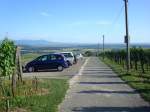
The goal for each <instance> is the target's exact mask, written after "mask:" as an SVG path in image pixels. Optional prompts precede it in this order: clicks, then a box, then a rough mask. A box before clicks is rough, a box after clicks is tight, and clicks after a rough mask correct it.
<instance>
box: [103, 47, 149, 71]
mask: <svg viewBox="0 0 150 112" xmlns="http://www.w3.org/2000/svg"><path fill="white" fill-rule="evenodd" d="M104 55H105V57H107V58H108V59H110V60H111V61H114V62H116V63H117V64H119V65H122V66H123V67H124V68H125V67H126V51H125V50H112V51H107V52H105V54H104ZM130 68H131V69H132V70H136V71H139V72H141V73H147V72H149V71H150V49H142V48H136V47H133V48H131V62H130Z"/></svg>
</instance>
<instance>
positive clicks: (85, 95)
mask: <svg viewBox="0 0 150 112" xmlns="http://www.w3.org/2000/svg"><path fill="white" fill-rule="evenodd" d="M59 110H60V112H150V105H149V104H148V103H147V102H145V101H144V100H143V99H142V98H141V97H140V95H139V94H138V93H137V92H136V91H135V90H134V89H132V88H130V87H129V86H128V85H127V84H125V82H123V81H122V80H121V79H120V78H118V77H117V75H116V74H115V73H114V72H113V71H112V70H111V69H110V68H109V67H108V66H106V65H105V64H104V63H102V62H101V61H99V59H98V58H96V57H92V58H90V59H89V61H88V63H87V64H86V66H85V67H84V69H83V71H82V75H81V76H80V77H79V80H78V81H77V82H76V83H75V84H74V85H73V86H72V88H70V90H69V91H68V93H67V95H66V98H65V100H64V101H63V102H62V104H61V105H60V108H59Z"/></svg>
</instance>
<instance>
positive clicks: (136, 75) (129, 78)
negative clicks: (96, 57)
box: [102, 58, 150, 102]
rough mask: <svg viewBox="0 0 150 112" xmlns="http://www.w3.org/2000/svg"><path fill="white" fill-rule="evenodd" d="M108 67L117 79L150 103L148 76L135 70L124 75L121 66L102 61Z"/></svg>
mask: <svg viewBox="0 0 150 112" xmlns="http://www.w3.org/2000/svg"><path fill="white" fill-rule="evenodd" d="M102 61H103V62H104V63H106V64H107V65H108V66H110V67H111V68H112V69H113V71H114V72H116V73H117V74H118V75H119V77H120V78H121V79H122V80H124V81H125V82H126V83H127V84H129V85H130V86H131V87H132V88H134V89H136V90H137V91H138V92H139V93H140V95H141V96H142V97H143V98H144V99H145V100H146V101H148V102H150V74H149V73H146V74H142V73H140V72H137V71H135V70H131V71H130V72H129V73H126V70H125V68H123V67H122V66H121V65H119V64H116V63H115V62H114V61H111V60H109V59H107V58H105V60H102Z"/></svg>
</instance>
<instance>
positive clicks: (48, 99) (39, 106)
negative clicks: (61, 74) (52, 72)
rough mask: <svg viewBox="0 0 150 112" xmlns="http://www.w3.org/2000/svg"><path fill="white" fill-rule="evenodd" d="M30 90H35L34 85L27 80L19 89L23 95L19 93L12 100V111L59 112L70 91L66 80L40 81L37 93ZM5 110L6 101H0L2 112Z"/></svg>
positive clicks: (0, 110) (0, 111)
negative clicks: (60, 105) (59, 106)
mask: <svg viewBox="0 0 150 112" xmlns="http://www.w3.org/2000/svg"><path fill="white" fill-rule="evenodd" d="M29 88H33V85H32V83H31V80H26V81H25V82H24V84H23V86H20V88H19V91H20V92H21V93H20V92H19V93H20V94H17V95H16V97H14V98H11V99H10V107H11V110H16V109H23V110H26V111H25V112H57V108H58V105H59V104H60V103H61V101H62V100H63V98H64V96H65V93H66V91H67V89H68V83H67V80H65V79H40V80H39V83H38V88H39V89H38V90H37V92H36V91H34V89H32V90H31V89H29ZM17 91H18V90H17ZM25 92H26V93H25ZM3 110H4V101H3V100H0V112H3ZM14 112H15V111H14ZM19 112H20V111H19Z"/></svg>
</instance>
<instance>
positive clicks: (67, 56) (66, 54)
mask: <svg viewBox="0 0 150 112" xmlns="http://www.w3.org/2000/svg"><path fill="white" fill-rule="evenodd" d="M63 55H64V56H65V57H66V58H69V57H73V56H72V55H71V53H63Z"/></svg>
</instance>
